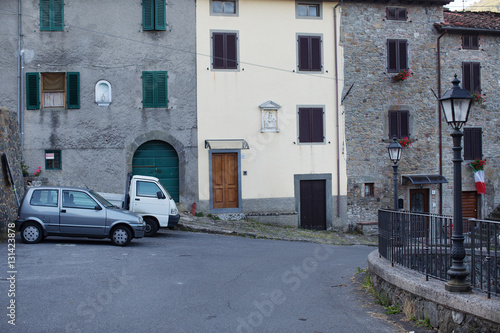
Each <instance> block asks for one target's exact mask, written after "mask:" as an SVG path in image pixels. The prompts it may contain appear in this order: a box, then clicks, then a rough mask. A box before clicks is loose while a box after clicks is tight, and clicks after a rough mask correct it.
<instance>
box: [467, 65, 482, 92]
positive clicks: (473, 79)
mask: <svg viewBox="0 0 500 333" xmlns="http://www.w3.org/2000/svg"><path fill="white" fill-rule="evenodd" d="M462 88H464V89H465V90H467V91H468V92H471V93H473V92H481V64H480V63H479V62H463V63H462Z"/></svg>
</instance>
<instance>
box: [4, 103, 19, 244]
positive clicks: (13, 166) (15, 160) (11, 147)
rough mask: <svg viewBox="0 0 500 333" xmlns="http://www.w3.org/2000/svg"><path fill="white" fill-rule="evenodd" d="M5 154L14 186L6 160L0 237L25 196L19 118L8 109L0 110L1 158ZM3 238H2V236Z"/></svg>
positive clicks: (13, 218) (12, 219) (13, 217)
mask: <svg viewBox="0 0 500 333" xmlns="http://www.w3.org/2000/svg"><path fill="white" fill-rule="evenodd" d="M3 154H5V155H6V156H7V160H8V162H9V165H10V170H11V172H12V177H13V178H14V184H12V183H11V182H10V177H9V175H8V172H7V165H5V159H4V158H2V167H1V168H0V235H3V234H4V233H5V231H6V227H7V223H9V222H13V221H14V220H15V219H16V217H17V208H18V204H17V199H16V194H17V198H18V200H21V199H22V197H23V194H24V190H23V181H22V173H21V160H22V154H21V141H20V139H19V126H18V123H17V116H16V114H14V113H13V112H10V111H9V110H7V109H4V108H0V156H1V155H3ZM0 237H1V236H0Z"/></svg>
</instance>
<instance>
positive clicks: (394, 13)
mask: <svg viewBox="0 0 500 333" xmlns="http://www.w3.org/2000/svg"><path fill="white" fill-rule="evenodd" d="M385 13H386V17H387V19H388V20H395V21H406V20H407V18H408V15H407V11H406V8H398V7H387V8H386V10H385Z"/></svg>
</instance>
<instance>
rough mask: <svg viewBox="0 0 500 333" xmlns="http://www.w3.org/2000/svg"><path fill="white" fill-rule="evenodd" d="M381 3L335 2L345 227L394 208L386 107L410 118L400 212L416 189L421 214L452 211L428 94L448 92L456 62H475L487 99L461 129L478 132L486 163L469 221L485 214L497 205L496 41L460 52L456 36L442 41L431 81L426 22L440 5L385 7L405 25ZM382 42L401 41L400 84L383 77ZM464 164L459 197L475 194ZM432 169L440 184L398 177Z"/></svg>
mask: <svg viewBox="0 0 500 333" xmlns="http://www.w3.org/2000/svg"><path fill="white" fill-rule="evenodd" d="M387 6H388V5H387V4H385V3H382V2H380V3H379V2H377V1H373V2H371V3H366V2H362V3H361V2H357V1H347V2H344V3H343V4H342V5H341V10H342V14H341V40H340V43H341V46H342V48H343V53H344V68H345V75H344V76H345V82H344V92H343V98H345V99H344V102H343V107H344V113H345V129H346V138H345V141H346V160H347V177H348V184H347V191H348V193H347V207H348V208H347V215H348V218H349V222H350V223H351V224H356V223H358V222H371V221H377V210H378V209H379V208H390V209H392V208H394V203H393V202H394V190H393V189H394V182H393V168H392V162H391V161H390V160H389V156H388V153H387V146H388V145H389V143H390V142H391V141H392V140H391V138H389V133H388V128H389V125H388V111H389V110H408V111H409V114H410V119H409V133H410V138H411V140H412V141H413V144H412V145H411V147H409V148H404V149H403V151H402V157H401V160H400V162H399V163H398V165H399V167H398V199H399V200H403V207H402V208H403V209H404V210H410V209H411V208H412V207H411V198H412V196H411V195H412V193H415V192H418V191H422V190H423V191H426V193H427V195H428V202H427V203H426V205H427V206H426V208H427V209H428V212H430V213H436V214H446V215H451V214H452V212H453V181H454V180H453V163H452V153H453V152H452V149H451V148H452V139H451V137H450V133H451V130H450V129H449V126H448V125H447V123H446V122H445V121H444V117H443V116H442V115H441V114H440V111H439V108H438V103H437V100H436V97H435V95H434V93H433V92H435V93H436V94H438V93H439V89H438V86H439V85H440V86H441V94H444V92H445V91H446V90H448V89H450V88H451V86H452V84H451V80H452V79H453V75H454V74H455V73H456V74H458V77H459V78H460V79H461V73H462V69H461V65H462V61H478V62H481V87H482V90H483V93H484V94H485V95H486V101H487V102H486V103H485V104H484V105H482V106H480V105H477V104H474V105H473V107H472V111H471V117H470V118H469V119H470V121H469V122H468V123H467V126H476V127H482V128H483V158H486V159H487V160H488V162H487V163H488V164H487V167H486V168H485V178H486V188H487V193H486V195H484V196H479V195H478V200H477V201H478V215H477V217H479V218H481V217H485V216H488V214H489V212H491V211H492V210H493V209H494V208H495V207H496V206H497V205H498V204H499V202H500V198H499V195H500V193H497V192H498V191H495V189H496V188H497V187H498V185H499V184H498V182H499V179H498V173H499V171H500V170H498V167H497V166H498V165H499V164H498V158H499V156H498V154H499V151H500V149H499V148H500V146H499V144H498V142H499V140H498V131H497V128H498V126H499V122H498V121H499V119H498V112H496V110H498V107H499V99H498V94H495V91H496V90H497V89H498V82H497V78H495V70H494V69H495V68H498V66H499V63H498V62H499V60H498V57H497V56H496V55H497V54H498V52H499V51H500V49H499V44H500V43H498V36H487V35H486V36H480V44H481V45H480V50H477V51H472V50H463V49H462V48H461V34H457V35H445V36H444V37H442V38H441V41H440V42H441V47H440V52H441V59H440V60H441V73H440V74H441V80H440V81H441V82H439V71H438V69H439V68H438V38H439V35H440V34H439V33H438V32H437V30H436V29H435V28H434V23H436V22H442V21H443V8H442V6H441V5H440V4H438V3H437V2H436V3H431V4H430V3H426V2H424V1H417V2H413V3H412V4H404V3H403V2H400V3H393V4H391V5H390V6H391V7H400V8H405V9H406V10H407V15H408V18H407V20H405V21H396V20H387V19H386V7H387ZM388 39H405V40H407V41H408V62H409V68H410V71H411V72H412V76H411V77H410V78H409V79H407V80H406V81H400V82H393V81H392V77H394V73H388V72H387V46H386V41H387V40H388ZM351 87H352V88H351ZM495 87H496V88H495ZM349 89H350V91H349ZM431 89H432V90H431ZM348 91H349V93H348V94H347V92H348ZM442 118H443V119H442ZM440 128H441V129H440ZM440 137H441V138H442V139H441V142H440ZM462 142H463V141H462ZM440 146H441V149H440ZM440 152H441V153H440ZM469 163H470V161H464V163H463V164H462V183H463V188H462V190H463V191H464V192H465V191H471V192H474V191H475V190H476V189H475V183H474V175H473V172H472V169H471V168H470V167H469ZM440 170H442V173H441V174H442V175H443V176H444V177H445V178H446V179H447V181H448V183H445V184H442V185H441V184H422V185H413V184H412V183H409V182H405V183H404V184H403V182H402V175H412V174H418V175H429V174H432V175H439V174H440ZM367 184H373V185H372V186H373V195H372V196H365V192H364V190H365V185H367Z"/></svg>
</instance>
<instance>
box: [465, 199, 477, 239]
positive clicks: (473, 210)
mask: <svg viewBox="0 0 500 333" xmlns="http://www.w3.org/2000/svg"><path fill="white" fill-rule="evenodd" d="M462 217H463V218H473V219H477V192H476V191H465V192H462ZM470 228H471V225H470V223H468V222H465V223H464V232H470Z"/></svg>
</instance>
